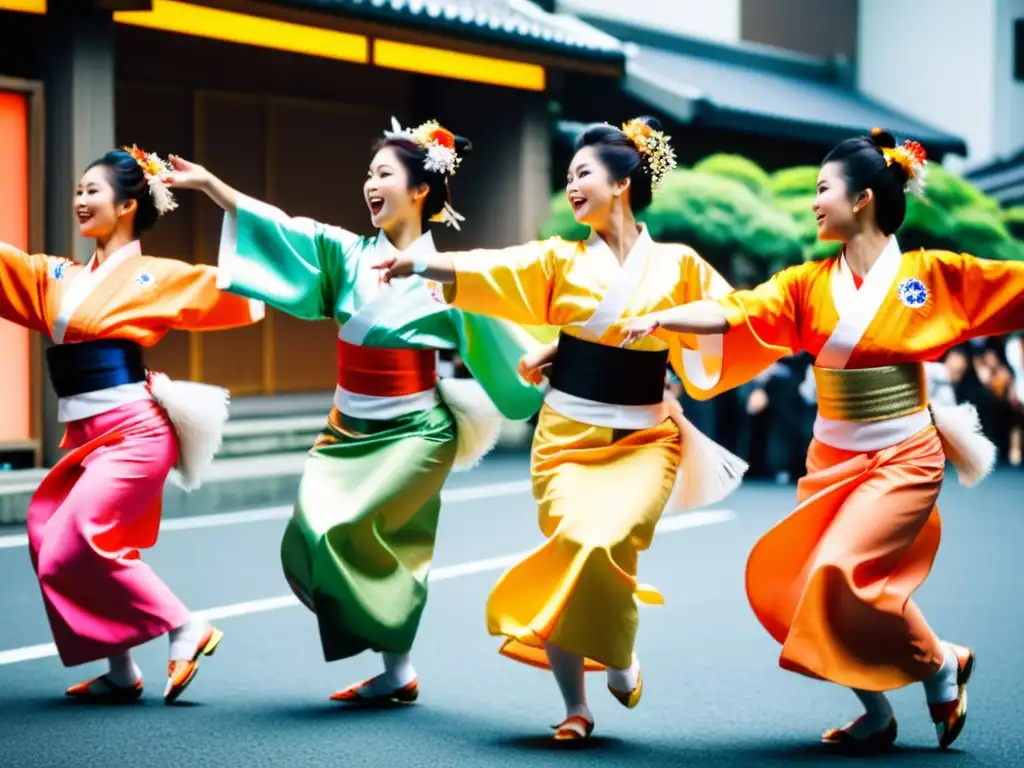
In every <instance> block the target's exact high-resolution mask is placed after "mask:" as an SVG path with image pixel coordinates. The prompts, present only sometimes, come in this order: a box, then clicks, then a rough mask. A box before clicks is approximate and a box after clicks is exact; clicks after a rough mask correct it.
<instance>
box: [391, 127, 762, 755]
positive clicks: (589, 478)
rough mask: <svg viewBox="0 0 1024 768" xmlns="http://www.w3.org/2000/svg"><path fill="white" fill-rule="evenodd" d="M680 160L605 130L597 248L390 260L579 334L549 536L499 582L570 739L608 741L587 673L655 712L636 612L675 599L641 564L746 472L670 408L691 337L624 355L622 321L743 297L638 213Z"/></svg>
mask: <svg viewBox="0 0 1024 768" xmlns="http://www.w3.org/2000/svg"><path fill="white" fill-rule="evenodd" d="M673 164H674V157H673V153H672V150H671V147H670V146H669V143H668V139H667V137H665V136H664V134H663V133H661V131H660V130H659V129H658V126H657V124H656V123H655V122H654V121H652V120H649V119H647V120H645V119H637V120H633V121H631V122H629V123H627V124H626V125H625V126H623V129H622V130H619V129H618V128H614V127H612V126H610V125H594V126H591V127H590V128H589V129H587V130H586V131H585V132H584V133H583V135H582V136H581V138H580V140H579V143H578V145H577V152H576V155H575V157H574V158H573V160H572V164H571V166H570V168H569V173H568V184H567V188H566V193H567V195H568V198H569V202H570V203H571V204H572V207H573V209H574V211H575V215H576V219H577V220H578V221H580V222H583V223H586V224H588V225H590V226H591V228H592V230H593V235H592V236H591V237H590V239H589V240H587V241H585V242H566V241H563V240H561V239H559V238H552V239H550V240H547V241H544V242H534V243H529V244H527V245H522V246H517V247H513V248H507V249H503V250H498V251H469V252H465V253H454V254H452V253H449V254H432V255H429V256H427V255H424V256H422V257H420V258H413V257H406V256H398V257H397V258H390V259H387V260H384V261H383V262H382V264H381V267H382V268H383V269H384V270H385V279H386V280H390V279H392V278H393V277H400V276H403V275H410V274H420V275H426V276H427V277H429V278H431V279H434V280H436V281H440V282H443V283H447V284H448V285H445V286H444V297H441V296H438V299H439V300H446V301H448V302H450V303H452V304H454V305H455V306H457V307H460V308H462V309H464V310H466V311H470V312H479V313H481V314H493V315H495V316H499V317H504V318H506V319H508V320H511V321H513V322H516V323H522V324H525V325H552V326H560V327H562V328H563V331H562V333H561V336H560V340H559V351H558V358H557V360H556V361H555V364H554V368H553V371H552V374H551V381H550V383H551V387H550V389H549V391H548V393H547V395H546V397H545V403H544V406H543V408H542V410H541V413H540V417H539V423H538V426H537V430H536V433H535V436H534V445H533V466H532V475H533V487H534V496H535V497H536V499H537V503H538V505H539V507H540V527H541V530H542V531H543V533H544V535H545V536H546V537H547V541H546V542H545V543H544V544H543V545H542V546H540V547H539V548H538V549H537V550H536V551H534V552H533V553H531V554H530V555H529V556H528V557H526V559H524V560H523V561H522V562H520V563H519V564H517V565H515V566H513V567H512V568H511V569H510V570H509V571H507V572H506V573H505V574H504V575H503V576H502V577H501V579H500V580H499V581H498V584H497V585H496V586H495V588H494V590H493V592H492V594H491V596H490V599H489V601H488V604H487V626H488V630H489V632H490V633H491V634H493V635H499V636H504V637H505V638H506V640H505V642H504V644H503V646H502V653H504V654H505V655H507V656H509V657H510V658H513V659H515V660H518V661H521V662H523V663H526V664H532V665H535V666H539V667H542V668H550V669H551V670H552V672H553V673H554V676H555V679H556V681H557V683H558V686H559V688H560V690H561V692H562V696H563V698H564V699H565V704H566V718H565V720H564V721H563V722H562V723H561V724H560V725H558V726H557V727H556V731H555V738H556V739H561V740H575V739H584V738H587V737H589V736H590V734H591V732H592V731H593V728H594V718H593V716H592V714H591V712H590V710H589V708H588V707H587V702H586V695H585V690H584V671H585V670H586V671H593V670H607V679H608V687H609V689H610V690H611V692H612V694H613V695H614V696H615V697H616V698H617V699H618V700H619V701H620V702H621V703H622V704H623V705H625V706H626V707H635V706H636V705H637V703H638V702H639V700H640V694H641V689H642V677H641V674H640V663H639V661H638V659H637V657H636V655H635V653H634V652H633V646H634V641H635V639H636V632H637V624H638V620H639V616H638V606H637V601H638V600H639V601H641V602H646V603H660V602H662V598H661V595H660V594H658V592H657V591H656V590H654V589H653V588H651V587H645V586H643V585H641V584H640V583H638V581H637V570H638V561H639V554H640V552H641V551H643V550H645V549H647V548H648V547H649V546H650V544H651V541H652V539H653V537H654V529H655V526H656V525H657V523H658V520H659V519H660V517H661V515H662V513H663V512H664V511H665V509H666V506H667V505H669V504H670V503H671V504H672V508H676V507H693V506H698V505H700V504H702V503H711V502H714V501H716V500H718V499H721V498H723V497H724V496H725V495H727V494H728V493H729V492H731V491H732V490H733V489H734V488H736V487H737V486H738V485H739V483H740V480H741V478H742V474H743V472H744V471H745V469H746V466H745V465H744V464H743V463H742V462H741V461H740V460H738V459H736V458H735V457H734V456H731V455H730V454H728V453H727V452H726V451H724V450H723V449H722V448H721V447H720V446H718V445H716V444H714V443H713V442H711V441H710V440H708V439H707V438H706V437H704V436H703V435H701V434H700V432H698V431H697V430H696V429H695V428H694V427H693V426H692V425H691V424H690V423H689V422H687V421H686V420H685V419H683V417H682V413H681V411H680V410H679V406H678V404H677V403H675V402H674V400H672V402H669V401H667V400H666V399H665V377H666V367H667V363H668V360H669V357H670V354H671V356H672V358H673V360H679V359H680V355H681V351H680V348H679V340H678V337H673V338H672V341H671V343H670V344H669V345H666V344H665V343H663V342H662V341H659V340H654V339H645V340H643V341H641V342H640V343H639V344H636V345H633V346H632V347H631V348H628V349H624V348H621V347H620V346H619V345H620V342H621V341H622V334H621V333H620V332H618V331H617V330H615V327H614V324H615V323H616V321H618V320H619V319H620V318H621V317H623V316H626V317H633V316H636V315H639V314H644V313H647V312H651V311H654V310H657V309H660V308H667V307H670V306H674V305H676V304H682V303H685V302H688V301H693V300H695V299H699V298H702V297H704V296H708V295H712V296H719V295H724V294H725V293H728V292H729V290H730V288H729V286H728V285H727V284H726V283H725V281H724V280H722V278H721V277H719V276H718V275H717V274H716V273H715V272H714V270H712V269H711V268H710V267H709V266H708V265H707V264H706V263H705V262H704V261H703V260H702V259H701V258H700V257H699V256H698V255H697V254H696V253H695V252H694V251H693V250H691V249H690V248H686V247H684V246H681V245H667V244H658V243H654V242H653V241H652V240H651V237H650V234H649V233H648V232H647V229H646V228H645V227H643V226H640V225H638V224H637V222H636V219H635V218H634V212H635V211H639V210H642V209H643V208H645V207H646V206H647V205H648V204H649V203H650V202H651V197H652V192H653V190H654V189H656V188H657V185H658V182H659V180H660V178H661V176H662V175H663V174H664V173H665V172H666V171H668V170H669V169H670V168H671V167H672V165H673ZM452 284H453V285H452ZM681 432H682V436H681V435H680V433H681ZM681 466H682V471H681V472H679V470H680V467H681ZM677 472H678V475H679V482H678V484H677ZM674 485H678V487H677V489H676V490H677V493H676V494H675V498H672V497H673V487H674ZM670 499H671V502H670Z"/></svg>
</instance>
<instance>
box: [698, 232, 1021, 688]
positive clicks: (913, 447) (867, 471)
mask: <svg viewBox="0 0 1024 768" xmlns="http://www.w3.org/2000/svg"><path fill="white" fill-rule="evenodd" d="M720 304H721V306H723V307H724V308H725V309H726V312H727V317H728V322H729V325H730V330H729V331H728V332H727V333H726V334H724V337H723V339H722V342H721V345H720V346H719V348H718V350H717V351H718V353H719V355H720V357H719V358H718V359H717V360H714V361H713V363H712V368H713V369H714V370H713V372H712V375H708V373H707V371H706V370H705V369H701V370H698V371H697V372H696V376H695V377H693V379H690V380H687V381H686V386H687V390H688V391H689V392H690V393H691V394H693V395H694V396H698V397H703V398H706V397H710V396H712V395H714V394H716V393H717V392H720V391H723V390H724V389H727V388H729V387H731V386H735V385H736V384H738V383H740V382H741V381H744V380H747V379H749V378H752V377H753V376H754V375H755V374H756V373H757V371H756V370H754V368H756V367H758V366H760V365H761V363H760V362H758V363H756V364H755V365H754V366H753V367H752V365H751V364H750V363H749V362H748V360H750V359H753V358H752V357H751V356H750V355H751V353H752V352H758V351H760V354H762V355H763V353H764V352H765V350H770V351H772V353H773V354H786V353H789V352H797V351H799V350H800V349H805V350H807V351H808V352H810V353H811V354H813V355H814V356H815V368H814V375H815V380H816V383H817V388H818V416H817V419H816V422H815V427H814V440H813V442H812V444H811V447H810V450H809V454H808V458H807V469H808V474H807V476H806V477H804V478H803V479H802V480H801V481H800V484H799V489H798V492H797V493H798V501H799V506H798V507H797V509H796V511H795V512H794V513H793V514H792V515H790V516H789V517H787V518H786V519H785V520H783V521H782V522H781V523H779V524H778V525H776V526H775V527H774V528H772V529H771V530H770V531H769V532H768V533H767V534H765V535H764V536H763V537H762V538H761V540H760V541H759V542H758V543H757V544H756V545H755V547H754V549H753V551H752V552H751V555H750V558H749V561H748V564H747V574H746V585H747V596H748V598H749V601H750V604H751V607H752V608H753V610H754V613H755V614H756V616H757V618H758V620H759V621H760V622H761V623H762V625H763V626H764V627H765V629H767V630H768V632H769V633H770V634H771V635H772V637H774V638H775V639H776V640H778V641H779V643H781V644H782V654H781V659H780V664H781V666H782V667H783V668H785V669H789V670H792V671H795V672H799V673H801V674H804V675H808V676H810V677H814V678H820V679H825V680H831V681H833V682H836V683H839V684H842V685H845V686H849V687H851V688H858V689H863V690H870V691H885V690H891V689H895V688H898V687H902V686H904V685H907V684H909V683H913V682H918V681H921V680H924V679H925V678H927V677H929V676H930V675H931V674H933V673H934V672H936V671H937V670H938V668H939V667H940V666H941V663H942V658H943V652H942V649H941V648H940V646H939V641H938V638H937V637H936V635H935V633H934V632H933V631H932V630H931V628H930V627H929V626H928V624H927V622H926V621H925V619H924V617H923V616H922V614H921V612H920V610H919V609H918V608H917V606H916V605H915V604H914V602H913V601H912V600H911V599H910V598H911V595H912V594H913V592H914V591H915V590H916V589H917V588H918V587H919V586H920V585H921V583H922V582H923V581H924V579H925V577H926V576H927V574H928V572H929V570H930V568H931V566H932V562H933V560H934V557H935V554H936V551H937V549H938V546H939V539H940V528H941V526H940V520H939V513H938V511H937V509H936V506H935V502H936V498H937V497H938V495H939V489H940V486H941V483H942V479H943V474H944V469H945V464H946V460H947V459H949V460H950V461H952V463H953V464H954V466H955V467H956V468H957V470H958V473H959V474H960V479H961V481H962V482H964V483H965V484H973V483H974V482H977V481H978V480H980V479H981V477H983V476H984V475H985V474H986V473H987V471H989V470H990V469H991V466H992V464H993V463H994V460H995V448H994V446H992V445H991V443H990V442H988V441H987V440H985V438H984V437H983V436H982V435H980V434H979V432H980V427H979V425H978V423H977V414H976V412H974V409H973V406H970V405H961V406H956V407H955V408H953V409H950V408H949V407H942V406H940V405H939V404H937V403H931V404H929V403H928V402H927V390H926V383H925V376H924V366H923V363H924V362H925V361H930V360H935V359H937V358H938V357H939V356H940V355H942V353H943V352H945V351H946V350H947V349H949V348H950V347H952V346H954V345H956V344H959V343H961V342H963V341H965V340H967V339H970V338H972V337H976V336H987V335H997V334H1003V333H1007V332H1010V331H1014V330H1018V329H1021V328H1024V264H1022V263H1017V262H997V261H987V260H983V259H978V258H975V257H973V256H970V255H960V254H954V253H948V252H941V251H916V252H912V253H905V254H904V253H902V252H901V251H900V248H899V246H898V244H897V243H896V240H895V238H893V239H891V240H890V242H889V244H888V245H887V247H886V248H885V250H884V251H883V253H882V255H881V257H880V258H879V259H878V261H877V262H876V263H875V265H874V266H873V267H872V269H871V271H870V273H869V274H868V275H867V276H865V278H864V280H863V283H862V284H861V285H858V284H857V280H856V279H855V277H854V276H853V274H852V272H851V271H850V268H849V266H848V265H847V263H846V261H845V258H843V257H839V258H834V259H830V260H827V261H823V262H816V263H807V264H803V265H801V266H798V267H793V268H790V269H787V270H784V271H783V272H781V273H779V274H777V275H776V276H775V277H773V278H772V279H771V280H769V281H768V282H766V283H764V284H762V285H760V286H758V287H757V288H755V289H753V290H749V291H737V292H736V293H734V294H732V295H730V296H728V297H725V298H724V299H721V300H720ZM695 380H699V384H700V386H698V385H697V384H695Z"/></svg>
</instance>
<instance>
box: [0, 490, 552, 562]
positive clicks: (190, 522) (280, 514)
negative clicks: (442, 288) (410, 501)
mask: <svg viewBox="0 0 1024 768" xmlns="http://www.w3.org/2000/svg"><path fill="white" fill-rule="evenodd" d="M531 488H532V486H531V484H530V481H529V480H518V481H516V482H513V483H491V484H489V485H469V486H466V487H464V488H451V489H449V490H445V491H441V501H442V502H444V503H446V504H452V503H457V502H461V501H478V500H480V499H490V498H498V497H500V496H518V495H520V494H524V493H529V492H530V489H531ZM291 514H292V507H291V505H290V504H289V505H287V506H280V507H263V508H262V509H243V510H240V511H238V512H217V513H214V514H211V515H193V516H189V517H174V518H170V519H167V520H164V521H163V522H162V523H160V531H161V532H163V531H191V530H195V529H196V528H220V527H221V526H224V525H244V524H245V523H261V522H264V521H266V520H281V519H284V518H287V517H290V516H291ZM27 546H28V536H27V535H26V534H24V533H12V534H8V535H6V536H0V549H13V548H14V547H27Z"/></svg>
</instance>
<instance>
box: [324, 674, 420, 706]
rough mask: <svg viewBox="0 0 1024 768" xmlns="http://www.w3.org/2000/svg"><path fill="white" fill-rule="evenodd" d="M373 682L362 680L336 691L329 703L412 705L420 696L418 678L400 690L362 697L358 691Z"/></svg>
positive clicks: (371, 680)
mask: <svg viewBox="0 0 1024 768" xmlns="http://www.w3.org/2000/svg"><path fill="white" fill-rule="evenodd" d="M371 682H373V678H370V679H369V680H363V682H361V683H356V684H355V685H350V686H349V687H348V688H345V689H344V690H341V691H337V692H335V693H332V694H331V701H343V702H345V703H347V704H371V705H372V704H378V705H379V704H412V703H413V702H414V701H416V699H418V698H419V696H420V679H419V678H418V677H415V678H413V680H412V682H411V683H408V684H406V685H403V686H402V687H401V688H399V689H398V690H395V691H391V692H390V693H379V694H376V695H374V696H364V695H363V694H361V693H360V692H359V691H360V690H361V689H362V688H363V687H364V686H366V685H368V684H369V683H371Z"/></svg>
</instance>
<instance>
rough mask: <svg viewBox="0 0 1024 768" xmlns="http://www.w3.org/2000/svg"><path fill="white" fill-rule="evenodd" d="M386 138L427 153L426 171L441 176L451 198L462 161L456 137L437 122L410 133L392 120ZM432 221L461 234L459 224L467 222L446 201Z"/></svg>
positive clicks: (424, 161) (426, 123)
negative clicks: (451, 186)
mask: <svg viewBox="0 0 1024 768" xmlns="http://www.w3.org/2000/svg"><path fill="white" fill-rule="evenodd" d="M384 138H386V139H405V140H406V141H411V142H412V143H413V144H415V145H416V146H417V147H419V148H420V149H422V150H423V151H424V152H425V153H426V156H425V157H424V158H423V167H424V168H425V169H426V170H427V171H429V172H431V173H440V174H441V175H442V176H444V177H445V180H444V185H445V190H446V191H447V192H448V197H449V198H450V197H451V191H450V190H448V178H449V177H451V176H454V175H455V170H456V169H457V168H458V167H459V163H461V162H462V158H461V157H459V155H458V153H457V152H456V151H455V134H454V133H452V132H451V131H449V130H448V129H447V128H442V127H441V124H440V123H438V122H437V121H436V120H428V121H427V122H425V123H423V124H421V125H420V126H419V127H417V128H413V129H411V130H410V129H408V128H402V126H401V124H400V123H399V122H398V120H397V119H395V118H394V117H392V118H391V130H390V131H384ZM430 220H431V221H433V222H437V223H440V224H444V225H445V226H448V227H454V228H455V229H456V230H459V229H461V227H459V222H460V221H465V220H466V217H465V216H463V215H462V214H461V213H459V212H458V211H456V210H455V209H454V208H452V204H451V203H450V202H448V201H445V204H444V207H443V208H442V209H441V212H440V213H438V214H436V215H434V216H432V217H431V218H430Z"/></svg>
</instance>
